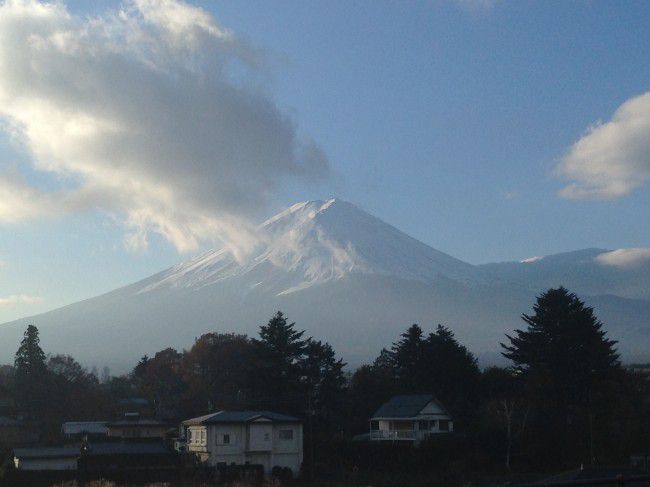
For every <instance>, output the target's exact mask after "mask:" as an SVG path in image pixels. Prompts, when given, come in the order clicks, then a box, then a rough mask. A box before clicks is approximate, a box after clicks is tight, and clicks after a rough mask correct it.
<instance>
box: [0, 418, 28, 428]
mask: <svg viewBox="0 0 650 487" xmlns="http://www.w3.org/2000/svg"><path fill="white" fill-rule="evenodd" d="M22 424H23V422H22V421H21V420H20V419H15V418H10V417H9V416H0V426H21V425H22Z"/></svg>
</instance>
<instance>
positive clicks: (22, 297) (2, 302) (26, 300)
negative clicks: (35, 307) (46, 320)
mask: <svg viewBox="0 0 650 487" xmlns="http://www.w3.org/2000/svg"><path fill="white" fill-rule="evenodd" d="M42 302H43V298H39V297H37V296H29V295H27V294H12V295H11V296H6V297H4V298H3V297H0V306H2V307H4V306H15V305H18V304H38V303H42Z"/></svg>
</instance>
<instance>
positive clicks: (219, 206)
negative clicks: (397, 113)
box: [0, 0, 328, 251]
mask: <svg viewBox="0 0 650 487" xmlns="http://www.w3.org/2000/svg"><path fill="white" fill-rule="evenodd" d="M264 64H265V59H264V54H263V53H261V51H260V50H259V49H255V48H253V47H251V46H249V45H247V44H246V43H245V42H242V41H241V40H239V39H238V38H237V37H236V36H235V35H234V34H233V33H232V32H230V31H229V30H227V29H224V28H223V27H222V26H221V25H219V23H218V22H217V21H216V19H215V18H214V17H213V16H211V15H210V14H209V13H208V12H206V11H204V10H202V9H200V8H197V7H194V6H192V5H189V4H187V3H184V2H181V1H177V0H132V1H128V2H126V3H124V4H123V5H122V6H121V7H120V8H119V9H117V10H114V11H109V12H107V13H105V14H103V15H101V16H95V17H88V18H86V17H83V18H82V17H80V16H76V15H74V14H73V13H71V12H70V11H69V10H68V9H67V8H66V6H65V5H64V4H63V3H60V2H57V3H43V2H38V1H35V0H7V1H5V2H3V3H0V117H1V118H2V124H1V125H0V128H1V129H2V130H3V131H4V132H5V134H6V135H7V136H8V137H10V138H11V140H12V141H13V143H14V144H16V146H17V147H19V149H20V150H22V151H24V152H25V153H26V154H27V158H26V159H27V161H28V163H27V164H28V165H29V167H28V168H20V170H14V171H12V172H11V173H10V172H9V171H8V170H1V168H0V194H2V195H10V196H11V198H10V199H4V200H3V201H2V202H1V203H0V222H3V221H4V222H16V221H22V220H24V219H28V218H34V217H39V216H48V215H53V214H65V213H69V212H79V211H94V210H100V211H103V212H106V213H107V214H109V215H111V216H114V217H115V218H117V219H118V221H120V222H121V223H122V224H123V225H124V226H125V228H126V242H127V243H128V244H129V245H130V246H132V247H146V245H147V238H148V236H149V235H150V234H151V233H157V234H160V235H162V236H163V237H164V238H165V239H167V240H168V241H169V242H170V243H171V244H173V245H174V246H175V247H176V248H177V249H178V250H179V251H187V250H192V249H195V248H196V247H197V246H198V245H199V244H200V242H201V241H203V240H210V241H212V240H214V241H218V242H220V243H222V244H224V245H226V246H229V245H230V246H231V247H232V248H236V249H240V250H241V249H245V248H246V246H247V245H252V244H253V243H254V242H253V241H252V239H253V236H252V232H251V230H250V229H251V228H253V227H252V225H251V224H247V223H246V222H250V221H252V217H253V216H255V217H257V212H258V211H259V210H260V208H262V207H263V206H264V204H265V203H267V202H268V201H269V199H272V198H273V196H274V194H275V192H276V190H277V189H278V188H279V187H281V186H282V185H283V184H285V183H287V182H289V181H292V180H295V179H299V180H303V181H311V180H313V179H317V178H319V177H323V176H324V175H326V174H327V173H328V162H327V159H326V157H325V155H324V153H323V151H322V150H321V148H320V147H319V146H318V145H316V144H315V143H313V142H312V141H310V140H303V139H300V138H299V137H298V136H297V134H296V128H295V125H294V122H293V121H292V120H291V119H290V117H288V116H287V115H285V114H284V113H283V112H282V111H281V110H280V109H279V108H278V107H277V106H276V104H275V103H274V101H273V99H272V97H271V96H270V95H269V94H268V89H267V86H266V83H265V81H264V80H265V79H266V76H265V73H264V69H263V68H261V66H264ZM18 174H23V175H25V174H26V175H27V176H19V175H18ZM34 175H36V177H34ZM43 179H45V180H46V183H45V184H43V182H42V181H43ZM32 180H38V182H39V185H38V186H37V185H35V184H34V183H33V182H31V181H32Z"/></svg>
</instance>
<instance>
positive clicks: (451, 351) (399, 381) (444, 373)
mask: <svg viewBox="0 0 650 487" xmlns="http://www.w3.org/2000/svg"><path fill="white" fill-rule="evenodd" d="M373 368H374V371H375V373H377V374H379V373H381V371H383V373H386V371H388V372H389V374H390V375H391V376H392V382H393V384H394V386H393V393H400V394H416V393H431V394H434V395H435V396H436V397H438V399H440V400H441V401H442V402H443V403H444V404H445V405H446V406H447V408H449V409H450V410H451V411H452V412H453V413H455V414H456V415H460V417H462V418H463V419H468V417H469V416H470V415H471V412H472V409H475V408H472V403H473V402H474V401H475V400H476V398H477V394H478V381H479V377H480V371H479V369H478V365H477V362H476V358H475V357H474V355H472V354H471V353H470V352H469V351H468V350H467V349H466V348H465V347H464V346H463V345H461V344H460V343H458V341H457V340H456V338H455V337H454V334H453V332H452V331H451V330H450V329H449V328H446V327H444V326H442V325H438V326H437V328H436V331H435V332H432V333H429V335H428V336H426V337H425V336H424V333H423V331H422V328H420V326H419V325H417V324H414V325H411V326H410V327H409V328H408V329H407V330H406V331H405V332H404V333H403V334H402V335H401V338H400V340H398V341H397V342H395V343H394V344H393V345H392V347H391V349H390V351H388V350H385V349H384V350H382V351H381V353H380V355H379V357H377V359H376V360H375V363H374V366H373ZM376 406H378V404H377V405H376Z"/></svg>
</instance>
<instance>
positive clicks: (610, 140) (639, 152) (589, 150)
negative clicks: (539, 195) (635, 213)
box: [556, 92, 650, 199]
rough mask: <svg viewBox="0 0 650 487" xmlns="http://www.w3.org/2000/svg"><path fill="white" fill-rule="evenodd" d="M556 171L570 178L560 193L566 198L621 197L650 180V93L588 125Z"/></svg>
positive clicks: (627, 102)
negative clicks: (606, 118)
mask: <svg viewBox="0 0 650 487" xmlns="http://www.w3.org/2000/svg"><path fill="white" fill-rule="evenodd" d="M556 172H557V174H558V175H560V176H561V177H563V178H566V179H568V180H570V181H572V182H571V183H570V184H569V185H568V186H566V187H565V188H564V189H562V191H561V192H560V194H561V195H562V196H564V197H567V198H594V199H612V198H620V197H622V196H625V195H626V194H629V193H630V192H632V191H633V190H635V189H638V188H640V187H642V186H644V185H645V184H646V183H647V182H648V180H650V92H647V93H645V94H643V95H640V96H637V97H634V98H631V99H629V100H628V101H626V102H625V103H623V105H621V106H620V107H619V108H618V109H617V110H616V112H615V113H614V116H613V117H612V119H611V120H610V121H609V122H607V123H599V124H596V125H594V126H593V127H591V128H590V129H589V130H588V131H587V133H586V134H585V135H584V136H583V137H582V138H580V140H578V141H577V142H576V143H575V144H573V146H572V147H571V149H570V150H569V152H568V154H567V155H566V156H565V157H564V158H563V159H562V161H561V162H560V164H559V165H558V167H557V170H556Z"/></svg>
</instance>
